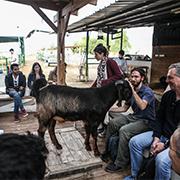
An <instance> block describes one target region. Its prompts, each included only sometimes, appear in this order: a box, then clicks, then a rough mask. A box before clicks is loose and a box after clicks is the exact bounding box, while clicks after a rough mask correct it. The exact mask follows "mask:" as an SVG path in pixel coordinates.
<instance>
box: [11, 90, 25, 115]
mask: <svg viewBox="0 0 180 180" xmlns="http://www.w3.org/2000/svg"><path fill="white" fill-rule="evenodd" d="M9 96H10V97H12V98H13V100H14V113H16V114H17V113H18V112H19V108H20V109H21V110H23V109H24V106H23V103H22V96H23V94H22V92H21V91H19V92H17V91H16V90H11V91H10V92H9Z"/></svg>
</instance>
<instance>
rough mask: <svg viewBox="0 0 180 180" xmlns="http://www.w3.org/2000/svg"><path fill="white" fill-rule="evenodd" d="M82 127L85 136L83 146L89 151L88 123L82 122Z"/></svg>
mask: <svg viewBox="0 0 180 180" xmlns="http://www.w3.org/2000/svg"><path fill="white" fill-rule="evenodd" d="M84 128H85V131H86V137H85V142H84V144H85V148H86V150H87V151H91V146H90V143H89V139H90V127H89V125H88V124H86V123H85V124H84Z"/></svg>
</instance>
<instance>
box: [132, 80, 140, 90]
mask: <svg viewBox="0 0 180 180" xmlns="http://www.w3.org/2000/svg"><path fill="white" fill-rule="evenodd" d="M140 84H141V81H140V82H138V83H133V86H134V88H137V87H138V86H139V85H140Z"/></svg>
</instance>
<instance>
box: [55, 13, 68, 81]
mask: <svg viewBox="0 0 180 180" xmlns="http://www.w3.org/2000/svg"><path fill="white" fill-rule="evenodd" d="M69 17H70V12H67V14H66V15H65V16H61V11H59V12H58V38H57V39H58V42H57V45H58V52H57V61H58V66H57V81H58V84H66V82H65V79H66V74H65V71H66V70H65V68H66V66H65V45H64V39H65V34H66V30H67V25H68V21H69Z"/></svg>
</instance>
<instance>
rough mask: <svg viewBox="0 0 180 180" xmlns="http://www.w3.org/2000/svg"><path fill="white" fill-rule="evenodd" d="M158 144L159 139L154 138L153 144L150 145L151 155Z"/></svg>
mask: <svg viewBox="0 0 180 180" xmlns="http://www.w3.org/2000/svg"><path fill="white" fill-rule="evenodd" d="M159 142H160V139H159V138H158V137H155V138H154V140H153V143H152V144H151V149H150V153H151V154H153V153H154V150H155V149H156V147H157V144H158V143H159Z"/></svg>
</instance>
